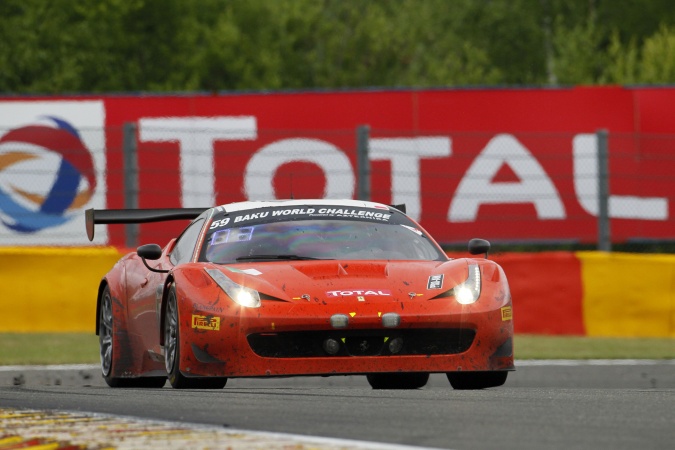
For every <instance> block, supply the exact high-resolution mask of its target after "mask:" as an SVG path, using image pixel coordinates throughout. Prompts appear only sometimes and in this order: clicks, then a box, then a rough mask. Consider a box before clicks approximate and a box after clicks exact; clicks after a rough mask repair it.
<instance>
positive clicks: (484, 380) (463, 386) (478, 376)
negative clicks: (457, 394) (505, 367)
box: [446, 371, 509, 390]
mask: <svg viewBox="0 0 675 450" xmlns="http://www.w3.org/2000/svg"><path fill="white" fill-rule="evenodd" d="M508 374H509V373H508V372H507V371H494V372H448V373H447V374H446V375H447V376H448V381H450V386H452V387H453V389H457V390H468V389H487V388H491V387H498V386H501V385H503V384H504V383H506V377H507V376H508Z"/></svg>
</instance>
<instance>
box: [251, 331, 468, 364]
mask: <svg viewBox="0 0 675 450" xmlns="http://www.w3.org/2000/svg"><path fill="white" fill-rule="evenodd" d="M475 336H476V332H475V330H471V329H436V328H432V329H408V330H396V331H392V330H354V331H341V332H335V331H293V332H283V333H258V334H251V335H249V336H248V343H249V345H250V346H251V349H252V350H253V351H254V352H255V353H256V354H257V355H259V356H263V357H266V358H312V357H326V356H336V357H337V356H354V357H358V356H392V355H396V356H399V355H454V354H457V353H462V352H465V351H466V350H468V349H469V347H471V344H472V343H473V340H474V337H475ZM397 338H398V339H401V340H402V343H403V345H402V347H400V350H399V351H397V352H396V353H392V352H391V350H390V345H389V344H390V343H391V342H392V341H393V340H394V339H397ZM328 339H334V340H335V341H337V342H338V343H339V350H338V351H337V352H335V353H334V354H329V353H327V352H326V350H324V342H326V340H328Z"/></svg>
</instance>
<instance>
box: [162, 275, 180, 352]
mask: <svg viewBox="0 0 675 450" xmlns="http://www.w3.org/2000/svg"><path fill="white" fill-rule="evenodd" d="M175 282H176V279H175V278H174V276H173V273H172V272H169V275H168V276H167V277H166V280H164V287H163V289H162V303H161V305H160V309H159V311H160V313H159V330H158V331H159V345H164V325H165V322H166V304H167V300H168V298H169V291H170V290H171V286H173V284H174V283H175Z"/></svg>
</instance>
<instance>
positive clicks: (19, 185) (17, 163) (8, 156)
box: [0, 115, 96, 233]
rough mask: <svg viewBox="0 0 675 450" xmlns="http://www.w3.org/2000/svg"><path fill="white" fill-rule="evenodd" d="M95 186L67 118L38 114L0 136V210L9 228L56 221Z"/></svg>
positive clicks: (35, 227) (87, 155) (87, 157)
mask: <svg viewBox="0 0 675 450" xmlns="http://www.w3.org/2000/svg"><path fill="white" fill-rule="evenodd" d="M95 190H96V174H95V170H94V162H93V159H92V155H91V152H90V151H89V150H88V149H87V147H86V145H85V144H84V142H83V140H82V138H81V137H80V133H79V132H78V130H77V129H76V128H75V127H74V126H73V125H72V124H71V123H69V122H68V121H66V120H64V119H62V118H59V117H57V116H53V115H50V116H41V117H39V118H38V120H37V121H36V122H34V123H31V124H28V125H24V126H20V127H18V128H13V129H10V130H9V131H7V132H6V133H5V134H4V135H2V136H0V214H2V217H1V221H2V223H3V224H4V225H5V226H6V227H8V228H10V229H11V230H14V231H18V232H21V233H34V232H37V231H41V230H43V229H46V228H50V227H55V226H59V225H62V224H64V223H66V222H67V221H69V220H71V219H72V218H73V214H72V213H73V212H74V211H78V210H79V209H80V208H82V207H83V206H85V205H87V203H89V201H90V200H91V198H92V196H93V195H94V192H95Z"/></svg>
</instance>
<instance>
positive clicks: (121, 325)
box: [86, 199, 514, 389]
mask: <svg viewBox="0 0 675 450" xmlns="http://www.w3.org/2000/svg"><path fill="white" fill-rule="evenodd" d="M403 210H404V208H403V207H400V206H399V207H395V206H387V205H383V204H380V203H373V202H365V201H356V200H327V199H322V200H288V201H269V202H262V201H260V202H256V201H250V202H241V203H233V204H227V205H223V206H218V207H214V208H208V209H167V210H150V209H140V210H89V211H87V213H86V222H87V232H88V234H89V238H90V239H92V240H93V237H94V225H95V224H97V223H107V224H112V223H140V222H150V221H164V220H176V219H193V220H192V222H191V223H190V224H189V225H188V226H187V228H185V230H184V231H183V232H182V233H181V234H180V236H178V237H177V238H175V239H172V240H171V241H170V242H169V243H168V244H167V245H165V246H164V248H161V247H160V246H159V245H157V244H147V245H143V246H141V247H138V249H137V251H136V252H134V253H130V254H128V255H126V256H124V257H123V258H122V259H120V261H119V262H118V263H117V264H116V265H115V266H114V267H113V268H112V270H110V272H108V273H107V274H106V275H105V277H104V278H103V279H102V281H101V284H100V287H99V290H98V297H97V316H96V329H97V334H98V336H99V342H100V353H101V368H102V372H103V377H104V378H105V381H106V382H107V384H108V385H109V386H112V387H124V386H144V387H161V386H163V385H164V384H165V382H166V379H167V378H168V379H169V382H170V383H171V385H172V386H173V387H174V388H200V389H219V388H222V387H223V386H224V385H225V383H226V382H227V379H228V378H234V377H275V376H290V375H324V376H325V375H348V374H364V375H366V376H367V379H368V382H369V383H370V385H371V386H372V387H373V388H374V389H415V388H420V387H422V386H424V385H425V384H426V383H427V380H428V378H429V374H430V373H446V374H447V377H448V379H449V381H450V384H451V385H452V387H453V388H455V389H482V388H489V387H494V386H500V385H502V384H504V382H505V381H506V376H507V374H508V371H511V370H514V364H513V320H512V306H511V294H510V291H509V286H508V282H507V280H506V276H505V275H504V272H503V270H502V268H501V267H500V266H499V265H497V264H496V263H494V262H493V261H490V260H488V259H487V252H488V250H489V247H490V244H489V243H488V242H487V241H484V240H481V239H473V240H471V241H470V242H469V253H470V254H472V255H481V256H479V257H475V258H473V257H472V258H458V259H449V258H448V257H447V255H446V254H445V253H444V252H443V250H442V249H441V247H440V246H439V245H438V244H437V243H436V242H435V241H434V240H433V239H432V238H431V236H429V235H428V234H427V233H426V232H425V231H424V229H422V227H421V226H420V225H419V224H418V223H416V222H415V221H414V220H412V219H411V218H410V217H408V216H406V215H405V213H404V212H403Z"/></svg>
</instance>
